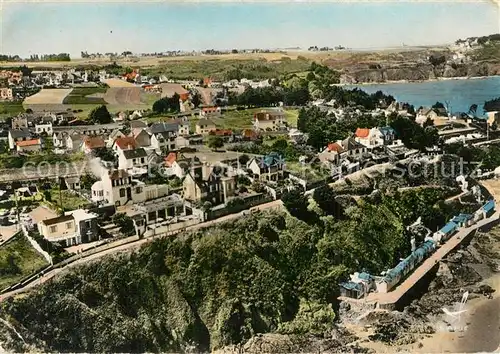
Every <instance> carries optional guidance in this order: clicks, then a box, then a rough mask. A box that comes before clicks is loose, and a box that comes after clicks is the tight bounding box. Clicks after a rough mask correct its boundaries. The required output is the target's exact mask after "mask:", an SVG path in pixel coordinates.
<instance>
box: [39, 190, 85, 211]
mask: <svg viewBox="0 0 500 354" xmlns="http://www.w3.org/2000/svg"><path fill="white" fill-rule="evenodd" d="M49 192H50V199H51V202H52V204H54V205H56V206H57V207H59V208H61V207H64V210H75V209H79V208H81V207H83V206H85V205H87V204H89V202H88V200H86V199H85V198H82V197H80V196H79V195H78V194H75V193H72V192H70V191H69V190H63V191H61V192H62V196H61V198H60V195H59V188H53V189H51V190H50V191H49ZM61 200H62V206H61Z"/></svg>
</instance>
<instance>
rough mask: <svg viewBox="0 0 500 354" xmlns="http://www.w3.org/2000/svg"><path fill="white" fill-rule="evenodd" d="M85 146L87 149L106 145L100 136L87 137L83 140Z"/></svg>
mask: <svg viewBox="0 0 500 354" xmlns="http://www.w3.org/2000/svg"><path fill="white" fill-rule="evenodd" d="M84 144H85V147H87V148H88V149H99V148H103V147H106V143H105V142H104V140H103V139H102V138H101V137H100V136H91V137H87V138H86V139H85V140H84Z"/></svg>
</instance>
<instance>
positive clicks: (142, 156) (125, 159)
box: [118, 148, 148, 170]
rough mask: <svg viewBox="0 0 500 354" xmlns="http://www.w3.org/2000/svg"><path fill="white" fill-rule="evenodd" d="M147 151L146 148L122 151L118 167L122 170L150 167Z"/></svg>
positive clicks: (119, 155)
mask: <svg viewBox="0 0 500 354" xmlns="http://www.w3.org/2000/svg"><path fill="white" fill-rule="evenodd" d="M147 156H148V155H147V153H146V150H144V148H138V149H134V150H124V151H120V153H119V154H118V168H119V169H120V170H130V169H140V168H146V169H147V167H148V161H147Z"/></svg>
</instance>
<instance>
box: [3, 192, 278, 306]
mask: <svg viewBox="0 0 500 354" xmlns="http://www.w3.org/2000/svg"><path fill="white" fill-rule="evenodd" d="M282 207H283V203H282V202H281V200H275V201H272V202H269V203H265V204H261V205H257V206H255V207H252V208H250V211H260V210H266V209H281V208H282ZM244 213H245V212H241V213H238V214H230V215H226V216H223V217H221V218H218V219H215V220H212V221H207V222H204V223H200V224H197V225H193V226H189V227H187V228H186V229H185V231H193V230H199V229H203V228H206V227H210V226H213V225H215V224H219V223H222V222H226V221H230V220H235V219H238V218H241V217H242V216H243V215H244ZM181 231H183V230H178V231H172V232H169V233H164V234H158V235H155V236H154V237H148V238H144V239H139V240H137V241H132V242H129V243H126V244H121V245H117V246H116V247H113V248H107V249H105V250H103V251H98V252H96V253H93V254H90V255H87V256H86V255H85V252H84V253H82V254H81V259H78V260H76V261H74V262H72V263H69V264H68V265H66V266H65V267H62V268H56V269H53V270H51V271H49V272H47V273H46V274H44V275H43V276H41V277H40V278H39V279H37V280H35V281H33V282H31V283H28V284H26V285H25V286H24V287H23V288H20V289H16V290H13V291H10V292H7V293H5V294H1V295H0V302H1V301H3V300H5V299H7V298H9V297H12V296H14V295H16V294H20V293H22V292H25V291H27V290H29V289H30V288H33V287H34V286H37V285H40V284H42V283H45V282H46V281H47V280H49V279H51V278H53V277H54V276H55V275H57V274H59V273H61V272H64V271H66V270H67V269H69V268H71V267H74V266H77V265H80V264H83V263H88V262H90V261H92V260H95V259H98V258H101V257H104V256H107V255H110V254H114V253H118V252H124V251H130V250H133V249H136V248H138V247H141V246H142V245H144V244H146V243H148V242H152V241H153V240H154V239H157V238H161V237H166V236H173V235H175V234H177V233H179V232H181ZM133 238H134V237H132V238H131V239H133ZM116 242H117V243H123V240H119V241H116ZM103 247H104V246H103ZM105 247H109V244H108V245H105ZM91 251H92V252H95V249H94V250H91Z"/></svg>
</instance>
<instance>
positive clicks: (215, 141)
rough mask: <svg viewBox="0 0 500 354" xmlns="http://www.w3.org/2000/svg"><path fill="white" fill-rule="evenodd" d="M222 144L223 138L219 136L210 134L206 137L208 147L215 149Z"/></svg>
mask: <svg viewBox="0 0 500 354" xmlns="http://www.w3.org/2000/svg"><path fill="white" fill-rule="evenodd" d="M223 146H224V140H223V139H222V137H220V136H211V137H209V138H208V147H209V148H211V149H213V150H215V149H220V148H221V147H223Z"/></svg>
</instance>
